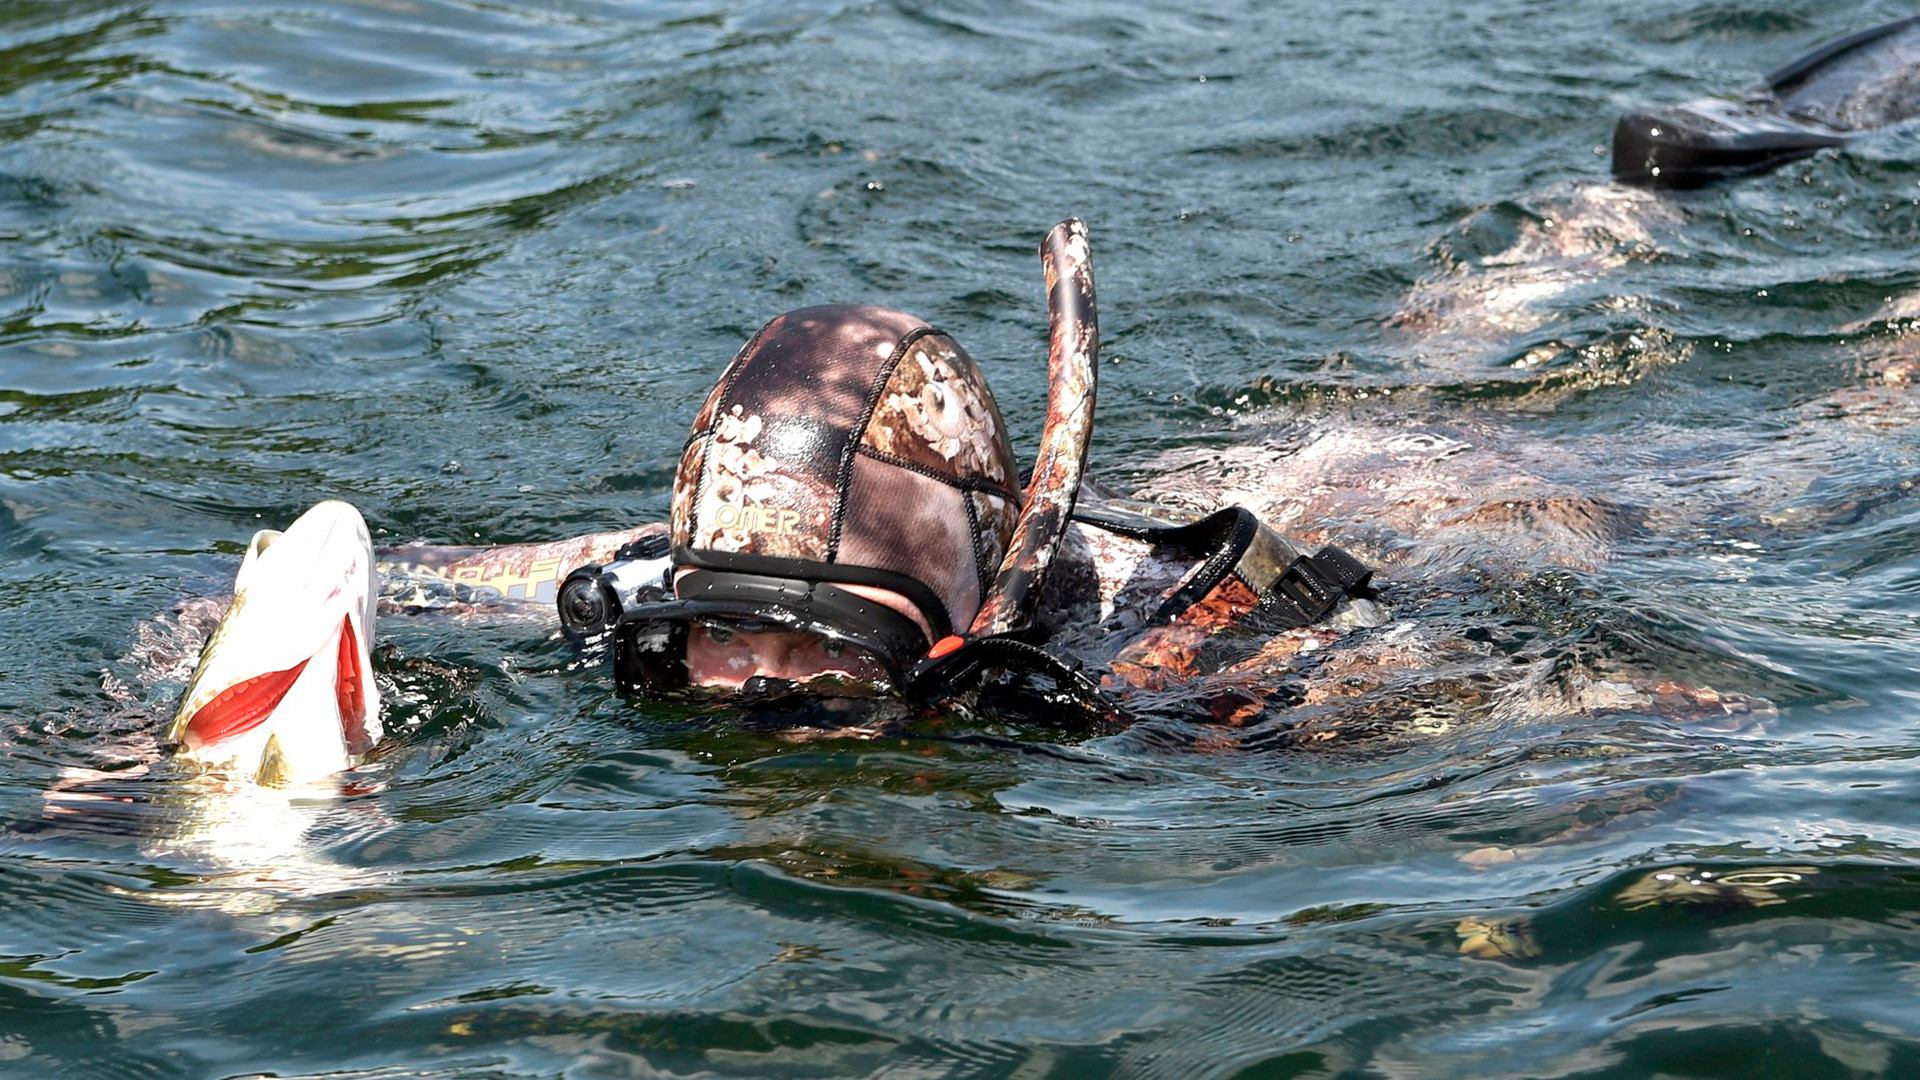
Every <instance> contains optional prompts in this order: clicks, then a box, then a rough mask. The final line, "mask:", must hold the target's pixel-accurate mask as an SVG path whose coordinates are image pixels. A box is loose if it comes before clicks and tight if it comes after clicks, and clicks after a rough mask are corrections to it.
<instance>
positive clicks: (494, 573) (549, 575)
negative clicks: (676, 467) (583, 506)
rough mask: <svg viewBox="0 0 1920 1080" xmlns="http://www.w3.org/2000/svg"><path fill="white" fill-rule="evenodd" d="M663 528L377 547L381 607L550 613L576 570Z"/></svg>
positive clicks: (386, 609) (605, 559)
mask: <svg viewBox="0 0 1920 1080" xmlns="http://www.w3.org/2000/svg"><path fill="white" fill-rule="evenodd" d="M666 529H667V527H666V525H665V524H664V523H660V522H655V523H653V524H650V525H642V526H639V527H637V528H633V529H625V530H622V531H620V532H606V533H590V534H588V535H586V536H576V537H574V538H572V539H570V540H553V541H549V542H546V543H541V544H509V545H507V546H505V547H492V548H483V547H441V546H438V545H433V544H420V543H415V544H403V545H400V546H398V547H383V548H378V549H376V550H375V552H374V558H375V562H376V568H377V569H378V571H379V574H380V608H381V610H382V611H383V612H397V613H401V614H419V613H422V612H428V611H445V610H458V611H462V612H465V611H474V610H482V611H498V612H505V613H514V614H529V615H532V614H545V615H551V614H552V613H553V611H554V606H553V605H554V594H555V593H556V592H557V591H558V589H559V587H560V583H561V582H562V581H564V580H566V577H567V574H569V573H570V572H572V571H573V570H574V568H575V567H579V566H585V565H587V564H589V563H607V562H611V561H613V557H614V552H616V551H618V550H619V549H620V548H621V547H622V546H623V545H625V544H628V543H631V542H632V541H634V540H637V539H639V538H641V537H643V536H651V535H655V534H658V533H664V532H665V531H666Z"/></svg>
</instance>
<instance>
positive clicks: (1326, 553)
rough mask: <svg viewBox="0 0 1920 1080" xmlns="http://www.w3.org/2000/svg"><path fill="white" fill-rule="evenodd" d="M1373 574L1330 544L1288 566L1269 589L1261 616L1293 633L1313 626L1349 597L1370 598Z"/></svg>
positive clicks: (1262, 603) (1263, 602)
mask: <svg viewBox="0 0 1920 1080" xmlns="http://www.w3.org/2000/svg"><path fill="white" fill-rule="evenodd" d="M1371 580H1373V571H1372V570H1369V569H1368V568H1367V566H1366V565H1365V564H1364V563H1362V562H1361V561H1360V560H1358V559H1356V558H1354V557H1353V556H1351V555H1349V554H1347V553H1346V552H1345V551H1342V550H1340V549H1339V548H1337V547H1335V546H1333V545H1332V544H1328V545H1327V546H1326V547H1323V548H1321V549H1320V550H1319V551H1316V552H1314V553H1313V554H1312V555H1302V556H1300V557H1299V558H1297V559H1295V560H1293V562H1292V563H1290V564H1288V566H1287V568H1286V569H1285V570H1282V571H1281V572H1280V576H1279V577H1278V578H1276V579H1274V582H1273V584H1272V585H1270V586H1268V587H1267V593H1266V598H1265V599H1264V600H1262V601H1261V605H1260V607H1261V614H1263V615H1266V616H1268V617H1269V618H1273V619H1277V620H1278V621H1280V622H1282V623H1284V624H1285V629H1288V630H1293V629H1297V628H1299V627H1302V626H1312V625H1313V624H1314V623H1317V622H1319V621H1320V620H1321V619H1324V618H1326V617H1327V616H1328V615H1330V614H1332V613H1333V609H1334V608H1337V607H1339V606H1340V601H1342V600H1344V599H1346V598H1347V597H1349V596H1361V597H1364V596H1368V595H1370V594H1371V591H1372V590H1370V589H1369V588H1368V587H1367V583H1368V582H1369V581H1371Z"/></svg>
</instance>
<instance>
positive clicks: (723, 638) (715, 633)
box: [707, 626, 733, 645]
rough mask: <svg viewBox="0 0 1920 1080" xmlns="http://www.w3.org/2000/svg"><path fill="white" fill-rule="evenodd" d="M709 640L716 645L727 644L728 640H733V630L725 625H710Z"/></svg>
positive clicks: (708, 629) (708, 630)
mask: <svg viewBox="0 0 1920 1080" xmlns="http://www.w3.org/2000/svg"><path fill="white" fill-rule="evenodd" d="M707 640H709V641H711V642H713V643H714V644H715V645H725V644H726V643H727V642H729V641H732V640H733V631H731V630H729V629H727V628H726V627H724V626H709V627H707Z"/></svg>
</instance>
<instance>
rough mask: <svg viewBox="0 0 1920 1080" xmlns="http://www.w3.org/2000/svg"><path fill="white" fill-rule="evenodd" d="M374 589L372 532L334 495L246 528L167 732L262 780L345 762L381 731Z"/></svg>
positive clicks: (193, 751)
mask: <svg viewBox="0 0 1920 1080" xmlns="http://www.w3.org/2000/svg"><path fill="white" fill-rule="evenodd" d="M375 599H376V591H375V588H374V578H373V548H372V541H371V539H370V538H369V536H368V534H367V528H366V523H365V521H364V520H362V518H361V517H360V513H359V511H357V510H355V509H354V508H353V507H351V506H349V505H347V504H346V503H341V502H325V503H321V504H319V505H317V506H315V507H314V508H313V509H311V510H309V511H307V512H306V513H305V514H303V515H301V517H300V518H299V519H298V520H296V521H295V522H294V523H293V524H292V525H290V526H288V528H287V529H286V531H285V532H274V531H271V530H266V531H262V532H260V533H258V534H256V535H255V536H254V538H253V541H252V543H250V544H249V545H248V548H247V554H246V558H245V559H244V560H243V561H242V563H241V566H240V571H239V573H238V575H236V577H235V580H234V599H233V604H232V605H231V606H230V607H229V608H228V610H227V613H226V615H225V616H224V617H223V618H222V619H221V621H220V625H219V626H218V627H216V628H215V630H214V632H213V634H212V636H211V637H209V638H208V641H207V645H206V648H205V650H204V651H203V652H202V653H201V657H200V665H199V668H198V669H197V670H196V671H195V672H194V676H193V681H192V682H191V683H190V684H189V685H188V688H187V693H186V695H185V696H184V697H183V698H182V699H181V703H180V709H179V712H178V714H177V715H176V716H175V719H174V722H173V725H172V727H171V728H169V730H168V737H169V741H171V742H173V743H174V744H176V745H177V746H178V747H179V748H180V752H181V756H182V757H184V758H187V759H189V760H192V761H195V762H197V763H199V764H202V765H204V766H208V767H215V768H221V769H224V770H227V771H231V772H233V773H235V774H237V775H242V776H250V777H252V778H254V779H256V780H258V781H260V782H263V783H280V782H285V781H287V780H289V779H291V778H294V777H300V776H310V775H316V774H325V773H332V772H338V771H340V770H342V769H346V768H350V767H351V766H352V765H353V764H354V763H355V762H356V760H357V759H358V758H359V757H360V756H361V755H364V754H366V753H367V752H368V751H370V750H372V749H373V747H374V745H375V744H376V743H377V742H378V741H379V739H380V735H381V729H380V719H379V708H380V696H379V690H378V688H377V686H376V685H375V683H374V680H373V672H372V661H371V653H370V644H371V642H370V638H371V633H372V628H373V618H374V609H373V605H374V602H375Z"/></svg>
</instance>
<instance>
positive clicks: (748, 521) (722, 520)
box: [713, 505, 800, 535]
mask: <svg viewBox="0 0 1920 1080" xmlns="http://www.w3.org/2000/svg"><path fill="white" fill-rule="evenodd" d="M713 519H714V524H716V525H718V526H720V527H721V528H723V529H743V530H745V531H747V532H771V533H779V534H781V535H785V534H787V533H791V532H792V531H793V529H794V526H796V525H798V524H800V511H798V510H773V509H769V508H768V507H765V506H751V505H749V506H731V505H729V506H722V507H721V508H720V509H719V510H718V511H717V512H716V513H715V514H714V516H713Z"/></svg>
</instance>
